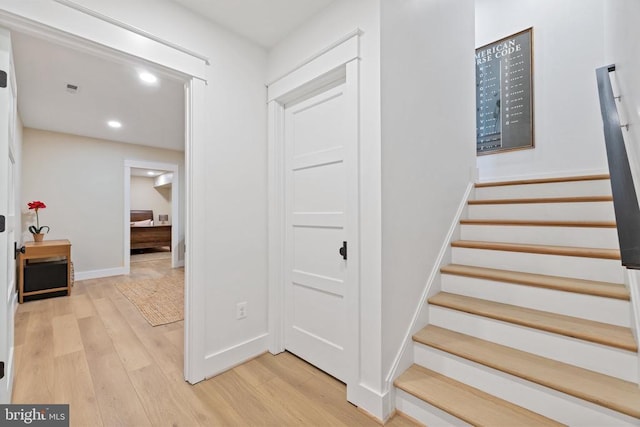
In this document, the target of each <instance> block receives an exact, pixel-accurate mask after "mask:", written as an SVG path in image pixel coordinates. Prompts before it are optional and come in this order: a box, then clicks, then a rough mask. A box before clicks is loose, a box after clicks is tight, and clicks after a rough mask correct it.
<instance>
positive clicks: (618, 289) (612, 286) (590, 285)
mask: <svg viewBox="0 0 640 427" xmlns="http://www.w3.org/2000/svg"><path fill="white" fill-rule="evenodd" d="M440 272H441V273H443V274H452V275H456V276H465V277H472V278H476V279H487V280H494V281H497V282H506V283H515V284H518V285H526V286H534V287H538V288H546V289H554V290H558V291H565V292H574V293H579V294H586V295H595V296H600V297H606V298H614V299H620V300H626V301H629V299H630V297H629V290H628V289H627V288H626V286H624V285H622V284H616V283H610V282H598V281H595V280H584V279H573V278H570V277H559V276H548V275H544V274H534V273H523V272H519V271H509V270H498V269H495V268H486V267H475V266H470V265H460V264H449V265H445V266H444V267H442V268H441V269H440Z"/></svg>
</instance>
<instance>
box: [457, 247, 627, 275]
mask: <svg viewBox="0 0 640 427" xmlns="http://www.w3.org/2000/svg"><path fill="white" fill-rule="evenodd" d="M451 254H452V263H454V264H463V265H471V266H475V267H487V268H497V269H502V270H510V271H520V272H524V273H537V274H547V275H551V276H563V277H573V278H577V279H587V280H596V281H601V282H612V283H624V276H623V269H622V265H621V264H620V260H611V259H600V258H584V257H573V256H560V255H544V254H532V253H527V252H510V251H494V250H487V249H471V248H460V247H453V248H451Z"/></svg>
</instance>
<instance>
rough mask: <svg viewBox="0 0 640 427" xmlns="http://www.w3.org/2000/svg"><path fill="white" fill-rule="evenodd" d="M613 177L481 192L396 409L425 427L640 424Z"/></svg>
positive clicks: (417, 338)
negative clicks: (613, 192) (613, 201)
mask: <svg viewBox="0 0 640 427" xmlns="http://www.w3.org/2000/svg"><path fill="white" fill-rule="evenodd" d="M614 221H615V220H614V212H613V204H612V198H611V187H610V183H609V179H608V176H606V175H597V176H586V177H585V176H582V177H571V178H558V179H544V180H529V181H511V182H502V183H492V184H477V185H476V192H475V199H474V200H471V201H469V206H468V219H465V220H462V221H461V225H460V240H457V241H454V242H453V243H452V245H451V246H452V248H451V257H452V264H450V265H447V266H444V267H443V268H442V269H441V292H439V293H437V294H436V295H433V296H432V297H431V298H429V300H428V302H427V304H428V306H427V310H428V316H429V324H428V325H427V326H426V327H424V328H423V329H422V330H420V331H419V332H418V333H416V334H415V335H414V336H413V341H414V342H413V360H414V364H413V365H412V366H411V367H410V368H409V369H408V370H407V371H405V372H404V373H403V374H401V375H400V376H399V377H398V378H397V379H396V381H395V382H394V385H395V386H396V407H397V409H398V411H400V412H403V413H405V414H407V415H409V416H411V417H413V418H414V419H416V420H418V421H421V422H423V423H425V424H426V425H428V426H438V425H465V424H471V425H479V426H483V425H484V426H521V425H531V426H533V425H535V426H538V425H571V426H624V425H635V426H638V425H640V388H639V387H638V380H639V372H638V370H639V358H638V346H637V343H636V341H635V339H634V336H633V333H632V330H631V329H630V325H631V306H630V303H629V292H628V290H627V288H626V287H625V285H624V284H623V283H624V270H623V267H622V266H621V264H620V254H619V250H618V241H617V234H616V233H617V232H616V228H615V222H614Z"/></svg>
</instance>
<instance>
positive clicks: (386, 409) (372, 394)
mask: <svg viewBox="0 0 640 427" xmlns="http://www.w3.org/2000/svg"><path fill="white" fill-rule="evenodd" d="M392 392H393V390H390V391H387V392H384V393H379V392H377V391H375V390H373V389H372V388H370V387H368V386H367V385H365V384H362V383H361V384H356V385H354V386H352V385H347V400H348V401H349V402H351V403H353V404H354V405H356V406H357V407H358V408H360V409H362V410H364V411H365V412H367V413H368V414H369V415H371V416H372V417H374V418H376V419H377V420H378V421H380V422H381V423H385V422H386V421H387V420H388V419H389V417H391V415H393V412H394V409H395V405H394V402H393V401H392V398H391V397H392Z"/></svg>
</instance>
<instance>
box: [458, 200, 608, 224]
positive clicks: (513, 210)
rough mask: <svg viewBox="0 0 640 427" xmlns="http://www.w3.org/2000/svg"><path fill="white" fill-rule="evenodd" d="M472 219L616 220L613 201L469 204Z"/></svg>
mask: <svg viewBox="0 0 640 427" xmlns="http://www.w3.org/2000/svg"><path fill="white" fill-rule="evenodd" d="M469 218H470V219H519V220H531V221H535V220H545V221H615V213H614V211H613V203H612V202H575V203H515V204H491V205H469Z"/></svg>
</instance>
